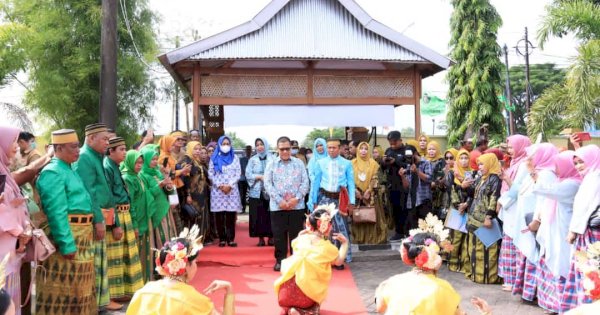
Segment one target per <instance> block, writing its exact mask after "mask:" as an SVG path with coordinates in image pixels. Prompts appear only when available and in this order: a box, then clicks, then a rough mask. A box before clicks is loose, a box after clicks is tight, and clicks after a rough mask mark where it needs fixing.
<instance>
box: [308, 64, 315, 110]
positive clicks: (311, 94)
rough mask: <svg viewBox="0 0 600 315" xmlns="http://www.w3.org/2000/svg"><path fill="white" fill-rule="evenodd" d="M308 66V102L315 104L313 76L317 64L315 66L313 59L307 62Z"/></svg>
mask: <svg viewBox="0 0 600 315" xmlns="http://www.w3.org/2000/svg"><path fill="white" fill-rule="evenodd" d="M306 67H307V68H308V71H307V74H308V75H307V78H306V80H307V82H306V102H307V103H308V104H309V105H314V103H315V101H314V100H315V94H314V91H313V82H314V80H313V77H314V73H315V66H314V63H313V61H308V62H307V63H306Z"/></svg>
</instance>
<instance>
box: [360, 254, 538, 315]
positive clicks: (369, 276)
mask: <svg viewBox="0 0 600 315" xmlns="http://www.w3.org/2000/svg"><path fill="white" fill-rule="evenodd" d="M351 267H352V268H351V269H352V274H353V276H354V280H355V281H356V283H357V285H358V288H359V290H360V294H361V297H362V299H363V303H364V304H365V306H367V310H368V311H369V314H376V313H375V304H374V303H373V301H374V299H373V294H374V292H375V288H377V285H378V284H379V283H380V282H381V281H383V280H385V279H387V278H388V277H390V276H392V275H395V274H398V273H403V272H406V271H408V270H410V267H408V266H406V265H404V264H403V263H402V261H400V260H385V261H365V262H353V263H352V264H351ZM439 276H440V277H442V278H443V279H446V280H448V281H450V283H451V284H452V286H453V287H454V288H455V289H456V290H457V291H458V293H459V294H460V296H461V297H462V302H461V307H462V308H463V309H464V310H465V311H466V312H467V314H479V312H477V310H476V309H475V308H474V307H472V306H471V305H470V303H469V299H470V298H471V297H472V296H478V297H481V298H483V299H485V300H486V301H487V302H488V303H489V304H490V305H491V306H492V308H493V310H494V312H493V314H494V315H502V314H514V315H516V314H518V315H534V314H535V315H538V314H544V312H543V310H542V309H540V308H539V307H537V305H531V304H526V303H523V302H521V301H520V299H519V298H517V297H513V296H511V295H510V294H509V293H507V292H503V291H502V290H500V286H499V285H481V284H476V283H473V282H471V281H470V280H468V279H465V277H464V275H463V274H459V273H455V272H450V271H448V270H447V268H445V266H444V267H442V269H441V271H440V274H439Z"/></svg>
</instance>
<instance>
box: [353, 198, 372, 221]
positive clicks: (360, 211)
mask: <svg viewBox="0 0 600 315" xmlns="http://www.w3.org/2000/svg"><path fill="white" fill-rule="evenodd" d="M352 222H353V223H377V212H376V210H375V206H374V205H364V204H363V203H362V202H361V203H360V204H359V205H358V207H356V209H354V211H353V212H352Z"/></svg>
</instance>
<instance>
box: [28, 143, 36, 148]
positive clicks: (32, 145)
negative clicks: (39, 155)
mask: <svg viewBox="0 0 600 315" xmlns="http://www.w3.org/2000/svg"><path fill="white" fill-rule="evenodd" d="M29 148H31V150H35V148H37V143H35V142H32V143H31V144H30V145H29Z"/></svg>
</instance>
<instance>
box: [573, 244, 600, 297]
mask: <svg viewBox="0 0 600 315" xmlns="http://www.w3.org/2000/svg"><path fill="white" fill-rule="evenodd" d="M575 265H576V266H577V268H578V269H579V271H581V273H583V275H584V278H583V289H584V290H585V294H586V295H588V296H589V297H591V298H592V300H594V301H596V300H600V241H598V242H595V243H593V244H590V245H588V247H587V248H586V250H585V251H577V252H575Z"/></svg>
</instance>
